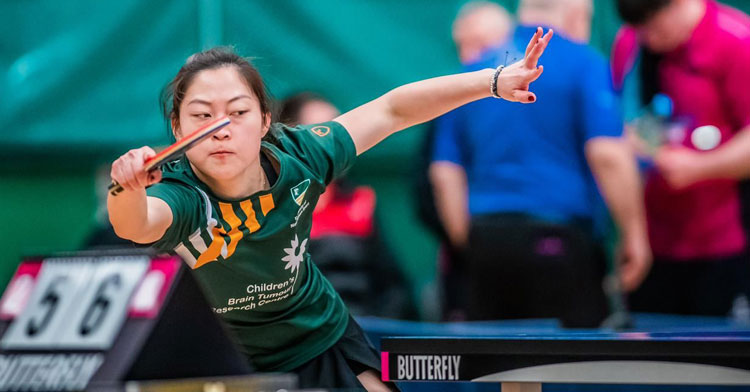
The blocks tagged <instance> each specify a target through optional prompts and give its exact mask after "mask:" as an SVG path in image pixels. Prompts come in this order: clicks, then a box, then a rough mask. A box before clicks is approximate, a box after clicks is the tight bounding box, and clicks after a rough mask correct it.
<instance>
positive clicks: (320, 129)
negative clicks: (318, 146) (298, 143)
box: [310, 125, 331, 137]
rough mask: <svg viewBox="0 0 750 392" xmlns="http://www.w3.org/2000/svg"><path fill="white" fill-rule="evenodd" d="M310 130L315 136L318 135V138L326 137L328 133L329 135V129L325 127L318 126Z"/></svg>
mask: <svg viewBox="0 0 750 392" xmlns="http://www.w3.org/2000/svg"><path fill="white" fill-rule="evenodd" d="M310 130H311V131H312V132H313V133H314V134H316V135H318V136H320V137H323V136H325V135H328V134H329V133H331V128H329V127H327V126H325V125H318V126H315V127H312V128H310Z"/></svg>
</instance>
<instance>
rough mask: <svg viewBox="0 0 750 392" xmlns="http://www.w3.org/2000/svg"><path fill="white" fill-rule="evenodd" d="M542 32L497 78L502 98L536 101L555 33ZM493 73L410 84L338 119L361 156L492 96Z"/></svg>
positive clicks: (444, 77) (538, 33)
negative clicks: (395, 136)
mask: <svg viewBox="0 0 750 392" xmlns="http://www.w3.org/2000/svg"><path fill="white" fill-rule="evenodd" d="M542 33H543V31H542V28H541V27H539V28H537V31H536V33H535V34H534V36H533V37H532V38H531V40H530V41H529V45H528V46H527V47H526V54H525V56H524V58H523V59H522V60H521V61H518V62H517V63H514V64H512V65H509V66H508V67H505V69H503V70H502V72H500V73H499V74H498V77H497V93H498V95H499V96H500V97H502V98H503V99H506V100H508V101H513V102H522V103H533V102H535V101H536V96H535V95H534V93H532V92H531V91H529V85H530V84H531V83H532V82H533V81H535V80H536V79H537V78H539V76H540V75H541V74H542V71H543V68H542V66H537V62H538V61H539V57H541V55H542V53H543V52H544V49H545V48H546V47H547V44H548V43H549V41H550V39H551V38H552V30H549V31H548V32H547V34H544V35H542ZM495 73H496V72H495V69H491V68H488V69H484V70H481V71H475V72H467V73H461V74H456V75H449V76H442V77H438V78H432V79H427V80H422V81H419V82H415V83H410V84H406V85H403V86H401V87H398V88H396V89H393V90H391V91H389V92H388V93H386V94H385V95H383V96H381V97H379V98H377V99H375V100H373V101H370V102H368V103H366V104H364V105H362V106H359V107H357V108H355V109H353V110H351V111H349V112H347V113H344V114H342V115H341V116H339V117H338V118H336V119H335V120H336V121H337V122H339V123H340V124H341V125H343V126H344V127H345V128H346V129H347V130H348V131H349V133H350V134H351V136H352V139H353V140H354V145H355V146H356V147H357V154H361V153H363V152H365V151H367V150H368V149H369V148H371V147H372V146H374V145H376V144H378V143H379V142H380V141H381V140H383V139H385V138H386V137H388V136H389V135H391V134H392V133H394V132H397V131H400V130H402V129H404V128H408V127H410V126H412V125H416V124H420V123H423V122H425V121H429V120H432V119H433V118H435V117H437V116H440V115H442V114H444V113H446V112H448V111H450V110H453V109H455V108H457V107H459V106H462V105H465V104H467V103H469V102H473V101H476V100H478V99H482V98H486V97H489V96H490V95H491V93H490V85H491V82H492V78H493V76H494V75H495Z"/></svg>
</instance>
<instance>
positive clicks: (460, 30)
mask: <svg viewBox="0 0 750 392" xmlns="http://www.w3.org/2000/svg"><path fill="white" fill-rule="evenodd" d="M510 28H511V19H510V15H509V14H508V11H506V10H505V8H503V7H501V6H499V5H498V4H495V3H491V2H489V1H472V2H470V3H466V4H465V5H464V6H463V7H461V10H460V11H459V12H458V16H456V19H455V21H454V22H453V41H454V42H455V43H456V48H457V49H458V57H459V59H460V60H461V62H462V63H464V64H466V63H470V62H473V61H475V60H477V59H478V58H479V55H481V54H482V52H484V51H485V50H487V49H488V48H491V47H493V46H498V45H500V44H502V43H503V41H505V39H506V38H507V37H508V33H509V32H510Z"/></svg>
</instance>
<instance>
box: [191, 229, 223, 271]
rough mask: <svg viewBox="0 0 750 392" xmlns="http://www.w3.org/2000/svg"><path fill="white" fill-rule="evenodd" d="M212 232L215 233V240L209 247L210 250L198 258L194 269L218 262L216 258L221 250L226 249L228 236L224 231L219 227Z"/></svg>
mask: <svg viewBox="0 0 750 392" xmlns="http://www.w3.org/2000/svg"><path fill="white" fill-rule="evenodd" d="M211 232H213V234H214V240H213V242H211V245H210V246H209V247H208V249H206V251H205V252H203V253H201V255H200V257H198V261H196V262H195V265H194V266H193V269H196V268H198V267H201V266H203V265H204V264H208V263H210V262H212V261H216V258H217V257H219V254H220V253H221V248H223V247H224V235H225V234H226V233H225V232H224V230H223V229H220V228H218V227H214V228H212V229H211Z"/></svg>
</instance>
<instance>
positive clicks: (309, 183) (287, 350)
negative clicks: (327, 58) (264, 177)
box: [147, 122, 356, 371]
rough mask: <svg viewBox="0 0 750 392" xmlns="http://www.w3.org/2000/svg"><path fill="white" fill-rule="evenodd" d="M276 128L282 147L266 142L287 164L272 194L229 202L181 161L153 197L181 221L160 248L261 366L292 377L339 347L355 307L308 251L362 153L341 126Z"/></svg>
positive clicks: (155, 187) (166, 174)
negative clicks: (316, 214)
mask: <svg viewBox="0 0 750 392" xmlns="http://www.w3.org/2000/svg"><path fill="white" fill-rule="evenodd" d="M271 132H273V135H274V136H276V139H277V140H278V142H275V143H273V144H271V143H268V142H265V141H264V142H263V143H262V144H261V148H262V150H264V151H265V152H267V153H269V155H271V156H272V157H275V159H276V160H277V161H278V163H279V168H280V169H279V176H278V179H277V180H276V182H275V183H274V184H273V186H272V187H271V189H269V190H265V191H261V192H257V193H255V194H253V195H251V196H250V197H247V198H245V199H242V200H223V199H221V198H219V197H217V196H216V195H214V194H213V193H212V192H211V190H210V189H209V188H208V187H207V186H206V185H205V184H203V183H202V182H201V181H200V180H199V179H198V178H197V177H196V176H195V174H194V173H193V171H192V169H191V168H190V165H189V164H188V162H187V160H186V159H184V158H183V159H181V160H178V161H175V162H172V163H170V164H168V165H166V166H165V167H164V168H163V179H162V181H161V182H160V183H158V184H155V185H153V186H151V187H149V188H148V189H147V194H148V195H149V196H153V197H158V198H159V199H162V200H164V201H165V202H166V203H167V204H168V205H169V207H170V208H171V210H172V216H173V222H172V225H171V226H170V227H169V228H168V229H167V232H166V233H165V234H164V236H163V237H162V238H161V239H160V240H159V241H157V242H156V243H155V244H154V247H155V248H156V249H158V250H160V251H170V252H173V253H176V254H178V255H179V256H181V257H182V259H183V260H185V262H186V263H187V264H188V265H189V266H190V267H191V268H193V272H194V274H195V276H196V277H197V278H198V280H199V281H200V282H201V283H202V285H203V287H204V288H205V292H206V296H207V297H208V300H209V302H210V303H211V305H212V306H213V308H214V311H215V312H216V313H218V314H219V315H221V316H222V318H223V319H224V321H225V322H226V323H227V324H228V325H229V328H230V329H231V330H232V331H233V332H234V334H235V335H236V337H237V338H238V340H239V343H240V344H241V346H242V349H243V350H244V351H245V353H246V354H247V355H248V356H249V358H250V360H251V362H252V363H253V365H254V366H255V367H256V368H257V369H259V370H267V371H268V370H274V371H288V370H291V369H293V368H295V367H298V366H300V365H302V364H303V363H305V362H307V361H309V360H310V359H312V358H314V357H316V356H317V355H319V354H321V353H322V352H323V351H325V350H326V349H328V348H329V347H331V346H332V345H333V344H334V343H336V341H338V339H339V338H340V337H341V335H342V334H343V333H344V330H345V328H346V325H347V320H348V315H349V313H348V310H347V309H346V307H345V305H344V303H343V302H342V300H341V298H340V297H339V295H338V294H337V293H336V292H335V291H334V289H333V287H332V286H331V284H330V283H329V282H328V280H327V279H326V278H325V277H323V275H322V274H321V273H320V271H319V270H318V268H317V267H316V266H315V264H313V262H312V259H311V258H310V254H309V252H308V251H307V249H308V239H309V237H310V227H311V226H312V212H313V209H314V207H315V203H316V202H317V200H318V197H319V196H320V194H321V193H323V191H325V187H326V185H327V184H328V183H329V182H330V181H331V180H332V179H333V178H335V177H336V176H337V175H339V174H341V173H342V172H343V171H345V170H346V169H348V168H349V167H350V166H351V165H352V163H353V162H354V158H355V157H356V151H355V147H354V143H353V142H352V139H351V137H350V136H349V133H348V132H347V130H346V129H344V127H343V126H341V125H340V124H338V123H336V122H327V123H323V124H319V125H315V126H300V127H296V128H289V127H286V126H284V125H281V124H274V125H273V126H272V129H271ZM185 328H190V326H185Z"/></svg>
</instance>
